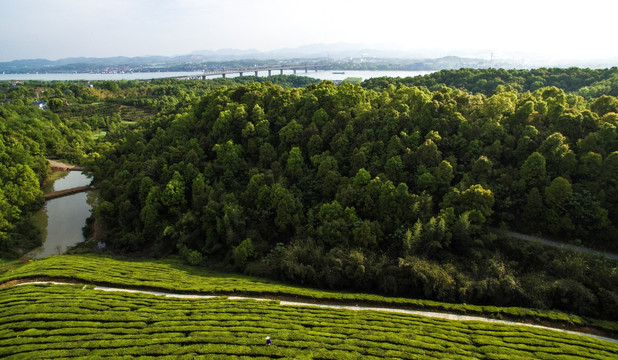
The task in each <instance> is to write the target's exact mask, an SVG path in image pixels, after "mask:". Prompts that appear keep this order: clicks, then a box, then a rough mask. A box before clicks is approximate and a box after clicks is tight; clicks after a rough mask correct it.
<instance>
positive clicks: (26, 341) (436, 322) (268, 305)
mask: <svg viewBox="0 0 618 360" xmlns="http://www.w3.org/2000/svg"><path fill="white" fill-rule="evenodd" d="M106 304H107V305H106ZM110 304H112V305H110ZM116 304H123V309H122V310H116V307H115V305H116ZM122 315H124V316H125V320H124V321H118V319H119V318H120V317H121V316H122ZM266 335H269V336H271V337H272V338H273V340H274V344H275V345H274V346H271V347H266V346H264V345H263V341H264V336H266ZM191 356H193V357H195V358H200V357H203V358H243V357H245V358H251V359H255V358H261V357H264V358H277V357H281V358H296V357H305V358H323V359H346V358H351V359H358V358H363V359H364V358H368V359H371V358H410V359H411V358H427V359H431V358H436V359H445V358H446V359H469V358H494V359H500V358H509V359H512V358H521V359H523V358H527V359H530V358H578V359H611V358H617V357H618V344H617V343H613V342H607V341H602V340H598V339H594V338H589V337H583V336H577V335H572V334H566V333H561V332H557V331H551V330H544V329H537V328H529V327H521V326H510V325H502V324H493V323H483V322H477V321H465V322H462V321H451V320H444V319H434V318H427V317H422V316H415V315H408V314H399V313H382V312H380V313H376V312H373V311H350V310H342V309H327V308H312V307H290V306H281V305H279V304H278V303H277V302H275V301H253V300H228V299H225V298H213V299H177V298H166V297H163V296H153V295H147V294H138V293H121V292H114V293H106V292H102V291H98V290H93V289H92V288H90V287H87V288H85V289H83V288H82V286H66V285H34V284H29V285H22V286H9V287H4V288H1V289H0V357H1V358H9V359H37V358H46V359H48V358H80V357H81V358H93V359H96V358H105V357H114V358H123V357H125V358H126V357H136V358H150V357H157V358H165V357H169V358H191Z"/></svg>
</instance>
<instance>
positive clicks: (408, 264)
mask: <svg viewBox="0 0 618 360" xmlns="http://www.w3.org/2000/svg"><path fill="white" fill-rule="evenodd" d="M533 77H538V78H539V79H541V80H542V81H541V80H538V79H537V80H535V81H531V80H530V79H532V78H533ZM255 79H256V78H253V77H251V79H248V78H243V79H238V80H236V79H235V80H232V79H225V80H224V79H218V80H215V81H212V82H211V81H175V80H160V81H152V82H148V83H142V82H93V83H92V84H93V85H94V88H91V89H90V90H88V93H87V94H88V96H91V97H93V98H92V99H91V98H89V97H88V96H85V95H79V94H77V91H76V90H71V91H72V93H73V95H74V97H75V99H74V100H71V99H66V97H65V96H64V95H66V94H67V93H68V92H66V91H65V90H66V89H62V87H63V86H66V85H63V84H62V83H59V84H54V83H50V84H49V85H47V87H49V86H50V85H51V87H54V86H56V87H57V89H59V91H61V93H62V94H63V95H61V94H59V93H58V92H57V91H56V93H54V94H52V95H45V96H48V98H47V101H48V103H49V104H50V108H51V109H52V110H51V111H50V110H46V111H40V110H38V109H32V108H29V109H28V110H29V111H31V112H33V114H41V115H37V116H40V117H49V118H50V119H54V118H57V117H59V118H60V119H65V120H64V121H67V122H70V124H69V125H66V126H67V127H68V128H71V126H72V127H73V128H78V127H80V126H81V127H84V128H85V127H86V125H87V126H88V127H89V129H87V128H86V130H89V131H90V132H91V133H93V134H99V135H100V136H93V137H91V138H89V139H94V140H93V141H94V143H93V145H92V147H91V148H90V149H89V152H88V155H84V156H81V157H80V158H79V159H77V158H76V157H74V159H76V160H77V161H81V162H82V163H84V164H86V165H87V168H88V169H89V170H90V171H92V172H93V173H94V175H95V180H96V181H97V182H99V183H100V195H101V199H100V200H101V201H100V204H99V206H98V208H97V209H96V212H95V217H96V219H97V220H98V221H100V222H101V223H104V224H105V226H106V229H107V232H108V236H107V239H106V242H107V244H108V246H109V248H111V249H112V250H113V251H117V252H122V253H124V254H132V253H137V254H145V255H156V256H162V255H166V254H171V253H175V252H179V253H180V254H181V255H182V256H183V257H184V258H185V259H186V260H187V261H188V262H189V263H193V264H200V263H201V264H217V265H226V264H228V265H227V266H229V267H233V268H235V269H237V270H239V271H244V272H246V273H249V274H255V275H263V276H272V277H277V278H280V279H284V280H288V281H292V282H296V283H301V284H306V285H314V286H320V287H326V288H335V289H354V290H362V291H367V292H380V293H383V294H389V295H399V296H408V297H421V298H428V299H436V300H440V301H448V302H465V303H474V304H495V305H506V306H510V305H512V306H525V307H536V308H554V309H561V310H565V311H570V312H574V313H578V314H582V315H590V316H603V317H607V318H611V319H618V278H617V276H618V272H617V271H616V265H615V264H612V263H610V262H609V261H606V260H601V259H593V258H587V257H585V256H583V255H576V254H570V255H565V254H562V253H560V254H558V255H557V254H556V251H555V250H548V249H544V248H542V247H540V246H534V245H529V244H522V243H520V242H516V241H513V240H508V239H504V238H500V237H498V236H496V235H495V234H493V233H491V232H490V231H489V227H490V226H494V227H508V228H511V229H516V230H520V231H522V232H525V233H531V234H532V233H538V234H542V235H544V236H548V237H551V238H553V239H556V240H560V241H564V242H569V243H574V244H581V245H585V246H589V247H596V248H601V249H609V250H615V249H617V248H618V242H617V239H618V231H617V226H618V182H617V179H618V139H617V134H616V126H618V99H616V98H615V97H614V96H612V94H613V93H612V91H614V90H612V86H613V84H614V83H615V79H616V69H610V70H586V69H540V70H533V71H523V70H517V71H504V70H491V69H490V70H482V71H481V70H479V71H477V70H474V71H472V70H465V69H464V70H460V71H444V72H439V73H434V74H431V75H427V76H425V77H416V78H407V79H376V80H368V81H365V82H364V83H363V84H362V85H352V84H349V83H343V84H341V85H339V86H336V85H335V84H334V83H332V82H328V81H325V82H321V83H311V82H313V81H310V80H305V79H306V78H300V77H299V78H287V77H280V78H278V79H275V80H274V81H275V82H279V83H280V85H279V84H274V83H272V82H270V81H266V82H263V80H261V81H260V82H255V81H252V80H255ZM258 79H259V78H258ZM269 79H270V78H269ZM286 79H289V80H286ZM535 79H536V78H535ZM423 82H424V83H423ZM488 83H491V84H490V85H488ZM602 83H603V84H609V85H608V86H609V87H601V85H600V84H602ZM442 84H444V85H442ZM417 85H419V86H420V87H417ZM554 85H558V86H561V87H564V88H565V89H566V90H565V89H562V88H559V87H556V86H554ZM82 86H83V84H82ZM586 87H587V88H589V89H593V88H594V89H597V90H594V91H592V90H591V91H589V92H588V93H584V92H583V90H582V89H583V88H586ZM601 88H602V89H601ZM599 89H600V90H599ZM608 89H609V90H608ZM80 90H83V89H80ZM10 91H11V90H7V94H8V92H10ZM595 91H596V92H595ZM46 92H47V90H46ZM608 94H609V95H608ZM63 97H64V98H65V99H66V100H67V101H66V102H65V101H62V103H59V102H58V101H54V99H61V100H62V98H63ZM7 98H9V96H7ZM16 98H17V97H16V96H13V97H11V99H12V100H11V101H10V102H7V103H6V104H5V105H3V108H7V109H9V108H10V107H11V106H22V108H24V107H27V105H18V104H14V100H13V99H16ZM54 102H55V103H56V105H53V106H52V104H53V103H54ZM26 103H27V102H24V104H26ZM3 108H0V110H2V109H3ZM127 108H136V109H141V111H142V112H141V113H140V114H141V115H140V116H139V117H137V116H136V118H135V119H133V120H131V121H127V116H128V115H127V114H129V113H128V112H124V113H123V111H125V110H126V109H127ZM103 109H105V111H108V112H107V113H104V114H102V113H100V112H99V110H103ZM123 109H125V110H123ZM90 110H92V114H91V115H88V116H85V117H83V120H82V121H78V120H76V117H75V116H76V114H77V116H78V117H79V114H80V113H85V112H86V111H90ZM2 111H4V110H2ZM52 112H53V113H52ZM42 114H46V115H42ZM123 116H124V117H123ZM59 126H60V125H59ZM72 148H73V147H72ZM49 154H50V153H44V156H51V155H49ZM66 157H67V158H68V157H69V156H68V155H67V156H66Z"/></svg>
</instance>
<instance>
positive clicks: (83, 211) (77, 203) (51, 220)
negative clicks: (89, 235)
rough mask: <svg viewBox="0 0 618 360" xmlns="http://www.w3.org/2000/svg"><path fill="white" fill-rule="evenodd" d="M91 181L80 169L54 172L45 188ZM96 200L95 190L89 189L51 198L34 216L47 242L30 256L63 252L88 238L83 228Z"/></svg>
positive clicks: (61, 187) (48, 189)
mask: <svg viewBox="0 0 618 360" xmlns="http://www.w3.org/2000/svg"><path fill="white" fill-rule="evenodd" d="M91 181H92V179H91V178H90V177H88V176H87V175H85V174H84V173H81V172H79V171H61V172H54V173H53V174H52V175H51V177H50V179H49V180H48V182H47V183H46V186H45V187H44V188H43V191H44V192H45V193H49V192H53V191H59V190H65V189H71V188H74V187H78V186H85V185H89V184H90V182H91ZM95 199H96V195H95V191H88V192H82V193H78V194H73V195H70V196H65V197H61V198H57V199H53V200H49V201H47V202H46V203H45V206H43V208H42V209H41V210H39V211H38V212H37V213H36V214H35V215H34V217H33V219H34V221H33V222H34V225H35V226H37V227H38V228H39V230H41V236H42V238H43V239H42V240H43V245H42V246H40V247H38V248H36V249H34V250H32V251H31V252H29V253H28V254H27V257H30V258H33V259H39V258H42V257H45V256H48V255H52V254H62V253H64V252H65V251H66V250H67V248H68V247H71V246H73V245H75V244H77V243H79V242H82V241H84V235H83V233H82V228H83V227H84V225H85V224H86V219H87V218H88V217H89V216H90V209H92V204H93V202H94V201H95Z"/></svg>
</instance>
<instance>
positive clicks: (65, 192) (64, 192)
mask: <svg viewBox="0 0 618 360" xmlns="http://www.w3.org/2000/svg"><path fill="white" fill-rule="evenodd" d="M96 188H97V187H96V186H93V185H88V186H78V187H74V188H71V189H66V190H59V191H54V192H50V193H47V194H43V199H45V201H47V200H52V199H57V198H59V197H63V196H69V195H73V194H77V193H80V192H84V191H90V190H95V189H96Z"/></svg>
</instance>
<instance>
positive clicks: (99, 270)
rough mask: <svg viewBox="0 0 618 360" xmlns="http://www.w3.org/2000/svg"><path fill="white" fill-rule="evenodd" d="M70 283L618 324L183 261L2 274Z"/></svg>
mask: <svg viewBox="0 0 618 360" xmlns="http://www.w3.org/2000/svg"><path fill="white" fill-rule="evenodd" d="M40 277H46V278H58V279H71V280H77V281H79V282H84V283H90V284H105V285H114V286H119V287H128V288H141V289H144V288H148V289H158V290H165V291H168V292H180V293H200V294H246V295H255V296H277V297H294V298H299V299H306V300H311V301H326V302H332V301H335V302H342V303H353V304H358V303H359V302H360V303H366V304H372V305H383V306H392V307H400V308H414V309H424V310H431V311H441V312H451V313H459V314H468V315H483V316H489V317H494V318H510V319H518V320H521V321H541V322H552V323H557V324H559V325H560V326H575V327H595V328H598V329H601V330H603V331H605V332H607V333H615V334H618V324H616V323H615V322H611V321H600V320H593V319H588V318H585V317H580V316H576V315H568V314H565V313H560V312H555V311H543V310H534V309H524V308H516V307H496V306H477V305H469V304H450V303H441V302H436V301H429V300H416V299H407V298H396V297H384V296H379V295H371V294H358V293H349V292H337V291H323V290H317V289H311V288H305V287H298V286H293V285H288V284H284V283H281V282H276V281H272V280H268V279H263V278H256V277H251V276H245V275H238V274H230V273H222V272H219V271H213V270H208V269H205V268H202V267H195V266H188V265H184V264H183V263H182V262H181V261H180V260H179V259H173V258H172V259H164V260H147V261H134V260H120V259H114V258H110V257H105V256H96V255H61V256H50V257H48V258H45V259H42V260H37V261H30V262H28V263H27V264H25V265H23V266H21V267H19V268H16V269H14V270H12V271H7V272H5V273H4V274H0V283H4V282H8V281H10V280H16V279H24V278H40Z"/></svg>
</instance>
